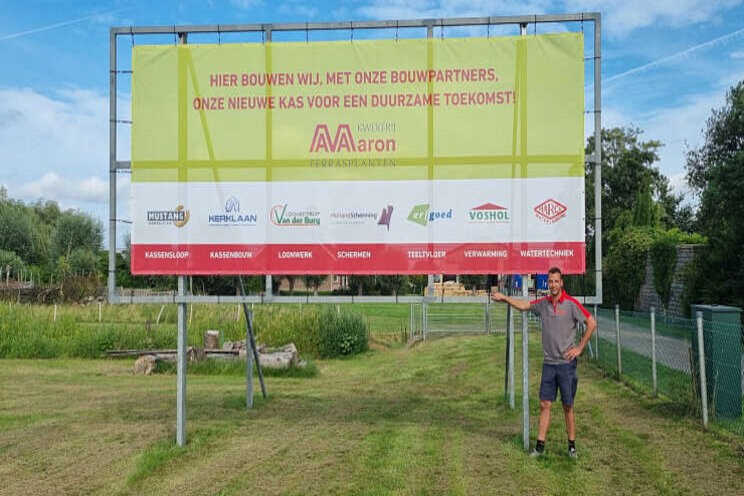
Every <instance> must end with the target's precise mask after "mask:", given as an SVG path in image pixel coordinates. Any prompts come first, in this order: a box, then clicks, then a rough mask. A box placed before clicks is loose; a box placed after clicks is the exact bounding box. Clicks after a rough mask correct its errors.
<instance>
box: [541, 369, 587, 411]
mask: <svg viewBox="0 0 744 496" xmlns="http://www.w3.org/2000/svg"><path fill="white" fill-rule="evenodd" d="M576 364H577V360H574V361H573V362H571V363H565V364H558V365H555V364H551V363H543V369H542V379H541V380H540V399H541V400H543V401H555V399H556V398H557V397H558V390H559V389H560V390H561V402H562V403H563V404H564V405H566V406H571V405H573V402H574V398H575V397H576V385H577V384H578V383H579V377H578V376H577V375H576Z"/></svg>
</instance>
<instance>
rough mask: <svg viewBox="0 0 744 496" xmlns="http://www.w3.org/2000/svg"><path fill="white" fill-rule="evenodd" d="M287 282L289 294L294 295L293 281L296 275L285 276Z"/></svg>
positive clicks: (295, 280) (295, 279)
mask: <svg viewBox="0 0 744 496" xmlns="http://www.w3.org/2000/svg"><path fill="white" fill-rule="evenodd" d="M286 278H287V284H289V295H290V296H292V295H294V287H295V282H297V276H286Z"/></svg>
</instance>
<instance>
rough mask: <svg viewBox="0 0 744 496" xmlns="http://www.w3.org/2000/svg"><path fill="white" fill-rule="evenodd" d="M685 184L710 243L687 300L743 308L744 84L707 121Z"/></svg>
mask: <svg viewBox="0 0 744 496" xmlns="http://www.w3.org/2000/svg"><path fill="white" fill-rule="evenodd" d="M687 178H688V181H689V183H690V185H691V186H692V188H693V189H694V191H695V192H696V194H697V195H699V197H700V209H699V211H698V218H697V228H698V229H699V231H700V232H701V233H702V234H704V235H706V236H707V237H708V239H709V245H708V247H707V248H706V250H704V251H702V252H701V253H699V254H698V260H697V262H696V264H695V265H694V266H693V269H692V270H693V272H692V273H691V274H690V280H689V286H690V288H693V289H694V294H691V295H690V300H691V302H695V301H704V302H710V303H729V304H734V305H737V306H744V250H743V249H742V247H744V216H742V212H744V195H743V194H742V191H744V81H741V82H739V83H737V84H736V85H735V86H733V87H732V88H731V89H730V90H729V91H728V93H727V95H726V102H725V103H724V105H723V107H721V108H719V109H714V110H713V111H712V113H711V115H710V117H709V118H708V119H707V121H706V128H705V130H704V142H703V144H702V145H701V146H700V147H699V148H696V149H693V150H691V151H690V152H689V153H688V155H687Z"/></svg>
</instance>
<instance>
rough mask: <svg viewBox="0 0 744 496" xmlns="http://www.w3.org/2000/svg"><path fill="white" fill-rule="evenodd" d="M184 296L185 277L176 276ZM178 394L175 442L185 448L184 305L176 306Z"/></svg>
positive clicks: (179, 292) (179, 291)
mask: <svg viewBox="0 0 744 496" xmlns="http://www.w3.org/2000/svg"><path fill="white" fill-rule="evenodd" d="M185 295H186V276H178V296H185ZM177 372H178V379H177V382H178V393H177V398H176V442H177V443H178V445H179V446H186V303H179V304H178V365H177Z"/></svg>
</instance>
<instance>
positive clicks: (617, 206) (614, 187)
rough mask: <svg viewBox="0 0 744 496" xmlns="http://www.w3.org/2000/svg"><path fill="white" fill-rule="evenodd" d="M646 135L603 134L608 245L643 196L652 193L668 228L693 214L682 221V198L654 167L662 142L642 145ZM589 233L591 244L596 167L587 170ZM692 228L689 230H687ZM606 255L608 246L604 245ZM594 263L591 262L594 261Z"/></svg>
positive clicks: (604, 216)
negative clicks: (621, 221) (618, 225)
mask: <svg viewBox="0 0 744 496" xmlns="http://www.w3.org/2000/svg"><path fill="white" fill-rule="evenodd" d="M641 134H642V131H641V130H640V129H634V128H612V129H603V130H602V230H603V232H602V237H603V241H607V237H608V235H609V232H610V231H611V230H612V229H613V228H614V227H616V223H617V221H618V219H619V218H620V217H621V216H622V215H623V213H624V212H629V211H632V210H633V207H634V206H635V204H636V200H637V199H638V194H639V192H643V191H645V190H646V189H647V188H648V189H649V191H650V195H651V198H652V199H655V201H656V203H657V204H659V205H661V206H662V208H663V211H661V212H660V215H659V217H660V218H661V219H662V220H663V221H664V222H665V223H666V225H667V227H679V228H680V229H682V227H683V226H681V225H677V223H678V222H679V221H680V220H681V221H682V222H683V223H684V221H685V219H686V218H687V217H685V216H686V215H688V214H689V211H684V212H683V214H682V216H681V218H680V217H679V211H680V208H679V204H680V202H681V197H680V196H675V195H674V194H673V193H672V192H671V189H670V187H669V179H667V177H666V176H664V175H663V174H662V173H661V172H660V171H659V169H658V168H657V167H655V166H654V163H655V162H656V161H657V160H658V159H659V149H660V148H661V147H662V146H663V145H662V143H661V142H659V141H655V140H650V141H642V140H641V139H640V136H641ZM594 149H595V143H594V136H590V137H589V139H588V140H587V146H586V154H587V155H591V154H593V153H594ZM585 192H586V205H587V216H586V222H587V226H586V229H587V231H586V232H587V233H588V238H589V240H588V241H589V243H593V238H594V234H595V233H594V217H595V215H594V212H595V207H594V167H592V166H587V168H586V186H585ZM687 227H689V226H687ZM603 248H604V253H603V254H606V252H607V249H608V245H607V243H603ZM590 263H591V260H590Z"/></svg>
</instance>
